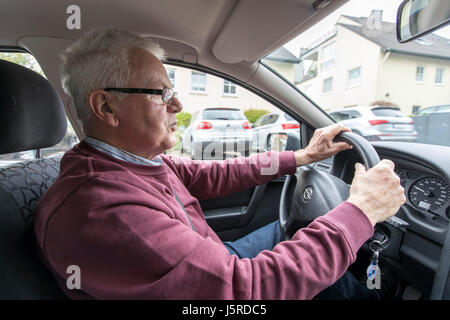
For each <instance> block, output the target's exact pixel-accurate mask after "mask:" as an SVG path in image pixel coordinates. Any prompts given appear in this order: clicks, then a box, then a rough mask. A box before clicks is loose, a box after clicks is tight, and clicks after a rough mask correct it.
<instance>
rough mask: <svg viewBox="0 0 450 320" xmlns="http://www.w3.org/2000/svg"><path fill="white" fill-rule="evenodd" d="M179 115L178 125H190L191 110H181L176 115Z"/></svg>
mask: <svg viewBox="0 0 450 320" xmlns="http://www.w3.org/2000/svg"><path fill="white" fill-rule="evenodd" d="M176 117H177V126H178V127H180V126H185V127H187V126H188V125H189V122H191V114H190V113H189V112H184V111H182V112H179V113H177V115H176Z"/></svg>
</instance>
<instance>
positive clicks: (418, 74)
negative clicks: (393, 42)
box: [416, 66, 425, 82]
mask: <svg viewBox="0 0 450 320" xmlns="http://www.w3.org/2000/svg"><path fill="white" fill-rule="evenodd" d="M424 73H425V68H424V67H422V66H417V68H416V82H423V75H424Z"/></svg>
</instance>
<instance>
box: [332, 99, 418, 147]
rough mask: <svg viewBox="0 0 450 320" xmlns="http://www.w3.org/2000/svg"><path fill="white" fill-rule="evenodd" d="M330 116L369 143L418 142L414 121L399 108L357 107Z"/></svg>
mask: <svg viewBox="0 0 450 320" xmlns="http://www.w3.org/2000/svg"><path fill="white" fill-rule="evenodd" d="M330 116H331V117H332V118H333V119H334V120H336V121H337V122H339V123H342V124H343V125H345V126H347V127H349V128H350V129H352V131H353V132H354V133H356V134H359V135H360V136H363V137H364V138H366V139H367V140H369V141H382V140H383V141H404V142H416V141H417V131H416V129H415V127H414V120H413V119H411V118H410V117H408V116H406V115H404V114H403V113H401V112H400V110H399V108H397V107H386V106H373V107H365V106H357V107H350V108H345V109H341V110H337V111H334V112H332V113H330Z"/></svg>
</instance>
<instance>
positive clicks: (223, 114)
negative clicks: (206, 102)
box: [203, 109, 247, 120]
mask: <svg viewBox="0 0 450 320" xmlns="http://www.w3.org/2000/svg"><path fill="white" fill-rule="evenodd" d="M203 119H204V120H247V119H246V118H245V116H244V114H243V113H242V111H240V110H232V109H206V110H205V111H203Z"/></svg>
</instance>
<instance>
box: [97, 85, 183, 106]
mask: <svg viewBox="0 0 450 320" xmlns="http://www.w3.org/2000/svg"><path fill="white" fill-rule="evenodd" d="M103 90H105V91H119V92H123V93H144V94H159V95H161V99H162V101H164V102H165V103H167V104H172V103H173V101H172V98H176V97H177V95H178V93H177V92H175V91H173V89H169V88H163V89H162V90H159V89H140V88H105V89H103Z"/></svg>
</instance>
